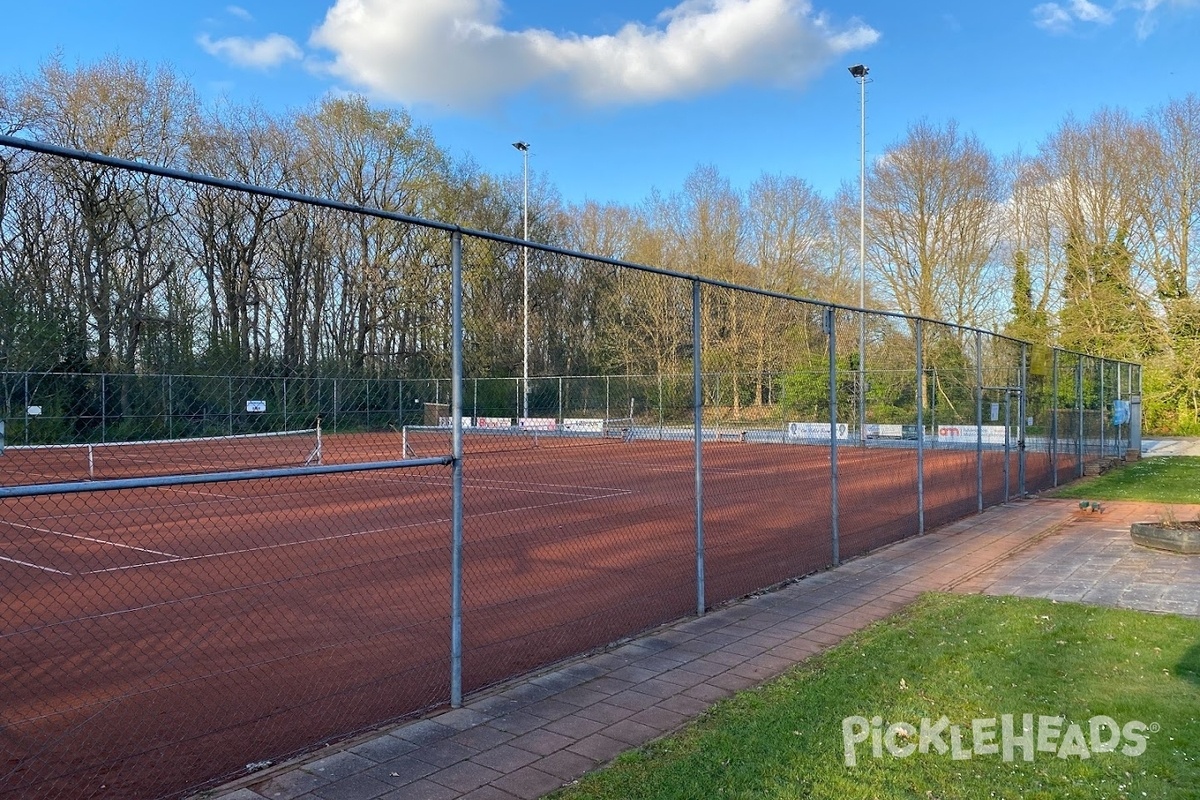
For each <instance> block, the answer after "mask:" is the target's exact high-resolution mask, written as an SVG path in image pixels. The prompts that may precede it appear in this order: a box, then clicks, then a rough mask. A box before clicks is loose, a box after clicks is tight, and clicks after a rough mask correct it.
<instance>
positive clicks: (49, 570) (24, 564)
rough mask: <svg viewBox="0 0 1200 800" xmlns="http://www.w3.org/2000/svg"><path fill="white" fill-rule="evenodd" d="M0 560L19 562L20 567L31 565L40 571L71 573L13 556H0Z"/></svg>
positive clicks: (11, 562) (57, 573) (56, 573)
mask: <svg viewBox="0 0 1200 800" xmlns="http://www.w3.org/2000/svg"><path fill="white" fill-rule="evenodd" d="M0 561H7V562H9V563H10V564H20V565H21V566H22V567H32V568H33V569H40V570H41V571H42V572H53V573H54V574H55V575H70V574H71V573H70V572H63V571H62V570H61V569H51V568H50V567H43V566H41V565H40V564H31V563H29V562H28V561H18V560H17V559H15V558H8V557H6V556H0Z"/></svg>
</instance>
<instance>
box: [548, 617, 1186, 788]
mask: <svg viewBox="0 0 1200 800" xmlns="http://www.w3.org/2000/svg"><path fill="white" fill-rule="evenodd" d="M1005 714H1011V715H1013V716H1014V717H1015V720H1016V723H1015V725H1016V729H1017V733H1018V734H1019V733H1020V728H1021V721H1022V715H1023V714H1033V715H1034V720H1038V718H1039V716H1042V715H1044V716H1048V717H1049V716H1054V717H1059V716H1060V717H1063V718H1064V722H1063V724H1062V726H1061V732H1060V734H1059V735H1058V736H1057V737H1055V738H1054V740H1053V742H1052V745H1053V746H1054V747H1059V746H1061V745H1062V744H1063V743H1064V742H1065V741H1066V740H1067V737H1066V732H1067V731H1068V730H1069V729H1070V726H1071V725H1072V724H1076V725H1078V726H1080V730H1081V731H1082V733H1083V735H1084V736H1085V737H1086V738H1091V731H1090V726H1089V720H1091V719H1092V718H1094V717H1097V716H1099V715H1104V716H1106V717H1110V718H1112V719H1113V720H1114V721H1116V723H1117V724H1118V725H1121V726H1125V725H1127V724H1128V723H1130V722H1142V723H1145V724H1146V725H1147V726H1148V728H1149V730H1150V731H1153V732H1151V733H1148V734H1147V739H1146V746H1145V752H1144V753H1142V754H1141V755H1129V754H1124V753H1121V752H1090V748H1089V752H1088V757H1087V758H1083V757H1082V755H1079V754H1074V755H1072V754H1071V753H1067V754H1066V757H1063V758H1060V757H1059V755H1058V753H1056V752H1036V750H1035V752H1034V753H1033V755H1034V758H1033V761H1031V762H1027V761H1025V760H1024V759H1023V755H1022V751H1021V750H1020V749H1019V748H1018V749H1015V750H1014V751H1013V752H1014V758H1013V760H1005V759H1004V757H1003V755H1002V754H998V755H990V754H972V755H971V757H970V758H969V759H962V760H956V759H955V758H954V757H953V756H952V754H951V753H945V754H939V753H937V752H936V745H935V746H934V747H933V748H927V750H929V752H926V753H921V752H919V751H918V752H916V753H914V754H912V755H909V756H907V757H896V756H893V755H890V754H889V753H888V751H887V749H884V750H883V751H882V753H883V755H882V757H880V758H876V757H874V756H873V755H872V746H871V741H870V739H868V740H867V741H866V742H864V743H862V744H858V745H857V746H856V748H855V752H856V765H855V766H847V763H846V757H845V749H844V744H845V743H844V739H843V720H844V719H845V718H848V717H852V716H861V717H863V718H866V719H868V720H869V719H871V718H873V717H878V718H879V719H880V721H881V723H882V726H883V727H886V726H888V725H889V724H891V723H897V722H907V723H909V724H912V725H914V726H919V725H920V722H921V720H922V719H923V718H924V719H929V720H931V722H936V721H937V720H938V719H939V718H940V717H942V716H945V717H947V718H948V720H949V721H950V723H952V724H955V725H959V726H961V732H962V742H963V748H964V749H965V750H966V751H970V749H971V747H972V738H971V737H972V733H971V724H972V720H975V719H993V720H998V719H1000V718H1001V716H1002V715H1005ZM996 730H997V732H999V730H1000V724H999V723H996ZM916 738H917V739H919V737H916ZM941 738H942V739H943V740H944V741H945V743H946V745H947V746H949V745H950V744H951V742H950V739H951V736H950V734H949V733H948V732H947V733H945V734H944V735H943V736H942V737H941ZM997 738H999V737H997ZM1109 738H1111V737H1109ZM914 741H915V739H914ZM1129 741H1130V740H1128V739H1123V740H1122V743H1123V744H1124V743H1128V742H1129ZM902 743H903V739H902V738H901V739H897V740H895V742H894V744H897V745H899V744H902ZM1085 747H1087V743H1086V740H1085ZM1198 752H1200V620H1194V619H1186V618H1183V617H1176V616H1166V615H1150V614H1142V613H1138V612H1132V611H1121V610H1113V609H1102V608H1095V607H1089V606H1082V605H1075V604H1060V603H1054V602H1052V601H1046V600H1032V599H1017V598H1011V597H978V596H957V595H928V596H926V597H924V598H922V599H921V600H920V601H918V602H917V603H916V604H914V606H912V607H910V608H909V609H907V610H906V611H904V612H902V613H901V614H899V615H897V616H895V617H892V618H890V619H888V620H885V621H883V622H882V623H879V624H877V625H874V626H872V627H871V628H868V629H867V630H865V631H862V632H860V633H859V634H857V635H854V636H852V637H850V638H849V639H847V640H846V641H845V642H843V643H842V644H841V645H839V646H838V647H836V648H834V649H833V650H831V651H829V652H827V653H825V654H824V655H822V656H818V657H816V658H814V659H810V661H809V662H806V663H805V664H804V665H801V666H800V667H799V668H797V669H795V670H793V671H792V672H790V673H788V674H787V675H785V676H783V677H782V678H780V679H778V680H776V681H773V682H771V683H768V684H766V685H764V686H761V687H758V688H756V689H752V690H749V691H746V692H742V693H740V694H738V695H736V696H735V697H733V698H731V699H729V700H727V701H724V702H722V703H720V704H718V705H717V706H716V707H715V708H714V709H712V710H711V711H709V712H708V713H707V714H706V715H705V716H703V717H702V718H701V719H700V720H699V721H697V722H696V723H694V724H693V725H691V726H689V727H688V728H686V729H685V730H683V731H681V732H680V733H678V734H677V735H674V736H671V737H668V738H665V739H662V740H660V741H658V742H655V743H652V744H650V745H648V746H646V747H644V748H642V749H640V750H637V751H635V752H632V753H629V754H626V755H624V756H622V757H621V758H619V759H618V760H617V761H616V762H615V763H614V764H613V765H611V766H610V767H608V768H606V769H602V770H600V771H598V772H595V773H592V774H591V775H588V776H586V777H585V778H583V779H582V780H581V781H580V782H579V783H578V785H576V786H574V787H572V788H569V789H566V790H563V791H562V792H560V793H559V794H557V795H555V797H558V798H563V799H564V800H566V799H569V800H583V798H597V799H600V800H618V798H620V800H625V799H626V798H630V799H634V798H647V799H648V798H663V799H666V798H672V799H677V800H684V798H688V799H691V798H713V797H731V798H787V799H788V800H791V799H792V798H830V799H831V800H849V799H850V798H920V799H921V800H928V798H940V799H942V800H947V799H949V798H1014V799H1015V798H1044V799H1046V800H1049V798H1095V797H1105V798H1143V797H1150V798H1181V799H1182V798H1194V797H1195V796H1196V788H1195V787H1197V786H1200V762H1198V760H1197V754H1198Z"/></svg>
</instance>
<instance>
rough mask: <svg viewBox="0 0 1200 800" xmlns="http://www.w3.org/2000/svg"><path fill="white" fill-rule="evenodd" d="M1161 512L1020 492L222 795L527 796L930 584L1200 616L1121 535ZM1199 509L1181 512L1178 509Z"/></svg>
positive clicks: (1195, 602) (1177, 574)
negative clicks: (1019, 497) (1015, 498)
mask: <svg viewBox="0 0 1200 800" xmlns="http://www.w3.org/2000/svg"><path fill="white" fill-rule="evenodd" d="M1161 510H1162V508H1161V506H1157V505H1151V504H1142V503H1106V504H1104V511H1103V512H1100V513H1095V512H1091V511H1087V512H1084V511H1081V510H1080V509H1079V504H1078V503H1077V502H1076V501H1072V500H1046V499H1036V500H1026V501H1021V502H1017V503H1011V504H1008V505H1005V506H1000V507H996V508H992V509H989V510H988V511H985V512H984V513H983V514H979V515H977V516H973V517H969V518H967V519H964V520H960V521H958V522H956V523H954V524H951V525H948V526H946V527H944V528H941V529H938V530H936V531H933V532H931V533H929V534H926V535H925V536H922V537H915V538H911V539H908V540H906V541H903V542H900V543H898V544H895V545H892V546H890V547H887V548H884V549H882V550H880V551H878V552H876V553H872V554H870V555H868V556H865V557H862V558H859V559H856V560H854V561H851V562H849V563H847V564H845V565H843V566H841V567H838V568H837V569H832V570H828V571H826V572H822V573H819V574H816V575H813V576H811V577H808V578H805V579H804V580H802V581H798V582H796V583H794V584H791V585H790V586H787V587H785V588H783V589H780V590H779V591H775V592H772V593H770V594H766V595H761V596H757V597H752V598H749V599H746V600H742V601H740V602H737V603H734V604H730V605H728V606H724V607H722V608H720V609H718V610H716V611H713V612H711V613H709V614H707V615H706V616H704V617H701V618H696V619H688V620H684V621H681V622H678V623H675V624H672V625H668V626H665V627H662V628H659V629H656V630H654V631H652V632H650V633H648V634H646V635H644V636H642V637H641V638H638V639H636V640H633V641H630V642H628V643H625V644H622V645H620V646H617V647H615V648H613V649H611V650H609V651H607V652H604V653H601V654H598V655H593V656H589V657H586V658H580V659H577V660H574V661H571V662H569V663H567V664H565V665H561V666H559V667H558V668H556V669H553V670H550V671H546V672H543V673H539V674H536V675H533V676H529V677H526V678H523V679H520V680H518V681H517V682H515V683H513V684H510V685H508V686H506V687H501V688H499V689H496V690H493V691H491V692H489V693H486V694H483V695H482V696H477V697H472V698H470V699H469V701H468V702H467V703H465V704H464V707H463V708H460V709H455V710H451V711H447V712H444V713H441V714H437V715H435V716H431V717H429V718H426V719H422V720H419V721H416V722H411V723H408V724H405V725H400V726H398V727H394V728H390V729H388V730H385V731H381V732H378V733H375V734H372V735H369V736H365V737H361V738H359V739H356V740H353V741H350V742H346V743H343V744H342V745H339V746H337V747H332V748H327V749H326V750H324V751H321V752H319V753H317V754H314V755H312V756H310V757H308V758H307V759H302V760H297V761H294V762H289V763H287V764H283V765H280V766H277V767H275V768H272V769H270V770H267V771H264V772H260V773H255V774H254V775H251V776H247V777H246V778H245V779H243V780H241V781H239V782H236V783H233V784H230V785H227V786H225V787H223V788H222V789H220V790H218V791H216V792H213V793H210V794H208V795H206V796H208V797H214V798H219V799H220V800H264V798H270V799H271V800H376V799H377V798H382V799H384V800H418V799H420V800H449V798H458V797H462V798H470V800H512V799H513V798H536V797H540V796H541V795H543V794H545V793H547V792H550V791H552V790H554V789H556V788H558V787H559V786H562V785H563V784H565V783H569V782H570V781H572V780H574V779H576V778H578V777H580V776H581V775H583V774H584V773H585V772H587V771H589V770H592V769H594V768H596V767H598V766H600V765H602V764H604V763H606V762H608V761H609V760H611V759H612V758H613V757H615V756H616V755H617V754H619V753H621V752H622V751H624V750H627V749H630V748H633V747H636V746H637V745H640V744H643V743H645V742H647V741H650V740H652V739H655V738H657V737H659V736H662V735H663V734H665V733H668V732H670V731H673V730H675V729H676V728H679V727H680V726H682V725H683V724H685V723H686V722H687V721H688V720H690V719H691V718H693V717H695V716H696V715H698V714H700V713H701V712H703V711H704V710H705V709H707V708H708V707H709V706H710V705H712V704H713V703H714V702H716V701H717V700H720V699H721V698H723V697H726V696H727V695H730V694H732V693H733V692H736V691H738V690H739V689H744V688H747V687H749V686H753V685H755V684H757V683H760V682H761V681H764V680H767V679H769V678H771V677H774V676H776V675H778V674H780V673H781V672H783V671H785V670H786V669H788V668H789V667H791V666H793V665H794V664H796V663H797V662H800V661H803V660H804V659H805V658H807V657H808V656H810V655H812V654H814V653H817V652H820V651H822V650H824V649H826V648H828V647H830V646H831V645H833V644H836V643H837V642H838V641H840V640H841V639H842V638H843V637H845V636H846V635H848V634H850V633H852V632H854V631H857V630H859V629H860V628H863V627H865V626H866V625H869V624H870V623H872V622H875V621H876V620H879V619H882V618H883V617H886V616H888V615H889V614H891V613H893V612H894V611H896V610H898V609H900V608H901V607H903V606H904V605H905V604H907V603H908V602H910V601H911V600H913V598H915V597H917V595H919V594H920V593H921V592H925V591H930V590H954V591H972V592H987V593H993V594H1022V595H1032V596H1038V597H1048V598H1053V599H1059V600H1082V601H1084V602H1095V603H1103V604H1106V605H1116V606H1124V607H1128V608H1139V609H1145V610H1150V611H1170V612H1178V613H1185V614H1193V615H1198V616H1200V558H1196V557H1186V556H1176V555H1173V554H1169V553H1156V552H1152V551H1147V550H1144V549H1142V548H1137V547H1135V546H1134V545H1133V544H1132V543H1131V542H1130V541H1129V535H1128V531H1129V522H1130V521H1131V520H1137V519H1150V520H1153V519H1156V518H1157V513H1158V512H1159V511H1161ZM1195 510H1196V509H1195V508H1188V509H1177V513H1178V515H1179V517H1180V518H1184V517H1185V515H1186V514H1187V513H1188V512H1192V511H1195Z"/></svg>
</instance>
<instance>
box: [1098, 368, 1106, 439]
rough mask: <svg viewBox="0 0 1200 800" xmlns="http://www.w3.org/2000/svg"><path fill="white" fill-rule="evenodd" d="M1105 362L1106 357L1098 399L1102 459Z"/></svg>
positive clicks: (1101, 373) (1101, 369) (1101, 371)
mask: <svg viewBox="0 0 1200 800" xmlns="http://www.w3.org/2000/svg"><path fill="white" fill-rule="evenodd" d="M1104 364H1105V359H1103V358H1102V359H1100V396H1099V399H1098V401H1097V405H1098V406H1099V416H1100V460H1101V461H1103V460H1104V456H1105V452H1104Z"/></svg>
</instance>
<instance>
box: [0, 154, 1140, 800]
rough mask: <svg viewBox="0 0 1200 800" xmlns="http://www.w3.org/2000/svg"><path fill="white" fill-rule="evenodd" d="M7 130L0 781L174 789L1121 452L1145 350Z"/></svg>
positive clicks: (1, 248) (87, 789)
mask: <svg viewBox="0 0 1200 800" xmlns="http://www.w3.org/2000/svg"><path fill="white" fill-rule="evenodd" d="M0 145H4V146H7V147H8V148H9V150H6V151H5V152H6V153H7V156H6V158H7V161H6V162H5V163H6V164H7V165H8V167H9V168H10V171H9V172H8V173H6V180H7V183H6V185H5V186H6V191H7V192H8V198H9V201H10V202H9V203H8V205H6V206H3V207H0V235H2V236H3V239H2V241H0V281H2V285H0V292H3V294H4V297H5V299H6V302H5V306H4V307H5V309H6V311H5V314H4V319H3V325H2V326H0V353H2V354H3V359H4V361H3V364H2V365H0V366H3V371H0V392H2V393H3V397H2V403H3V409H2V410H3V420H2V422H3V424H4V429H3V433H4V440H3V444H4V446H3V450H2V452H0V531H2V532H3V535H2V536H0V576H2V577H3V581H4V587H5V592H4V595H3V598H2V599H0V626H2V627H0V637H2V638H3V649H2V650H0V653H2V655H0V674H2V678H3V682H2V683H0V715H2V718H0V724H2V726H3V727H2V734H3V735H2V736H0V742H2V743H3V744H0V748H2V749H3V756H4V758H3V764H4V766H3V767H0V769H3V777H2V778H0V796H6V797H29V798H33V797H37V798H85V797H109V796H137V797H157V796H168V797H169V796H181V795H183V794H186V793H187V792H189V791H191V790H194V789H196V788H197V787H203V786H206V785H211V784H212V783H214V782H217V781H221V780H224V779H228V778H231V777H233V776H236V775H239V774H242V773H244V772H245V771H246V770H254V769H256V768H259V767H261V766H262V765H264V764H267V763H269V762H274V761H278V760H280V759H283V758H286V757H288V756H290V755H293V754H296V753H298V752H302V751H304V750H306V749H310V748H313V747H315V746H317V745H319V744H322V743H327V742H331V741H334V740H338V739H342V738H345V737H348V736H351V735H354V734H356V733H358V732H361V731H364V730H367V729H370V728H373V727H376V726H380V725H383V724H385V723H388V722H390V721H394V720H397V719H401V718H403V717H405V716H410V715H414V714H417V713H420V712H422V711H424V710H427V709H430V708H433V707H436V706H439V705H444V704H452V705H456V704H458V703H460V702H461V700H462V698H463V696H464V694H465V693H470V692H473V691H477V690H479V689H482V688H484V687H487V686H489V685H493V684H495V683H497V682H500V681H503V680H506V679H508V678H511V677H513V676H515V675H518V674H520V673H522V672H525V671H527V670H530V669H534V668H537V667H540V666H544V665H547V664H550V663H553V662H555V661H557V660H560V659H563V658H565V657H569V656H572V655H575V654H578V653H581V652H585V651H587V650H589V649H592V648H597V647H602V646H604V645H606V644H607V643H610V642H613V641H614V640H617V639H619V638H621V637H625V636H629V635H631V634H634V633H637V632H639V631H642V630H645V629H647V628H648V627H651V626H653V625H656V624H660V623H663V622H666V621H669V620H671V619H675V618H678V617H680V616H684V615H687V614H692V613H704V611H705V609H707V608H710V607H712V606H713V605H715V604H718V603H721V602H724V601H727V600H730V599H732V598H737V597H739V596H742V595H745V594H747V593H750V592H754V591H757V590H760V589H762V588H764V587H767V586H770V585H772V584H775V583H778V582H780V581H784V580H788V579H792V578H795V577H797V576H801V575H804V574H807V573H810V572H813V571H816V570H820V569H823V568H826V567H829V566H831V565H834V564H838V563H840V562H841V561H843V560H845V559H847V558H850V557H853V556H855V555H858V554H861V553H864V552H866V551H868V550H871V549H873V548H876V547H879V546H881V545H884V544H887V543H889V542H894V541H897V540H899V539H902V538H904V537H906V536H911V535H916V534H920V533H922V532H924V531H925V530H928V529H929V528H931V527H933V526H936V525H940V524H942V523H944V522H947V521H949V520H952V519H954V518H957V517H961V516H963V515H966V514H970V513H974V512H977V511H980V510H982V509H983V508H984V507H985V506H987V505H991V504H996V503H1000V502H1004V501H1006V500H1008V499H1010V498H1014V497H1019V496H1022V495H1023V494H1025V493H1026V492H1028V491H1035V490H1037V489H1040V488H1043V487H1047V486H1051V485H1055V484H1057V483H1060V482H1063V481H1067V480H1070V479H1072V478H1074V477H1076V476H1078V475H1080V474H1082V473H1083V472H1084V471H1085V470H1086V469H1088V468H1089V467H1090V465H1092V464H1095V463H1099V462H1100V461H1101V460H1102V459H1105V458H1110V457H1115V456H1119V455H1121V454H1122V453H1123V452H1124V451H1125V449H1126V448H1127V447H1128V431H1129V422H1130V419H1129V412H1130V406H1131V403H1130V401H1132V400H1134V399H1135V398H1134V395H1136V393H1137V390H1138V386H1139V383H1140V370H1139V368H1138V367H1137V365H1131V364H1122V363H1115V362H1110V361H1104V360H1100V359H1094V358H1090V357H1087V356H1081V355H1078V354H1074V353H1066V352H1062V351H1058V350H1051V349H1048V348H1037V347H1032V346H1030V345H1027V344H1024V343H1022V342H1017V341H1013V340H1011V339H1006V338H1003V337H1000V336H996V335H993V334H989V333H985V332H981V331H976V330H968V329H962V328H955V327H953V326H949V325H945V324H941V323H936V322H931V321H927V320H917V319H910V318H905V317H902V316H899V315H894V314H882V313H874V312H873V313H864V312H861V311H857V310H853V309H845V308H838V307H834V306H831V305H828V304H824V303H819V302H813V301H804V300H799V299H795V298H791V297H785V296H780V295H775V294H771V293H765V292H761V291H756V290H752V289H745V288H739V287H735V286H730V285H726V284H722V283H719V282H715V281H710V280H705V279H701V278H696V277H693V276H686V275H677V274H672V273H669V272H665V271H661V270H655V269H649V268H646V267H639V266H636V265H630V264H622V263H620V262H616V261H614V260H611V259H601V258H592V257H588V256H585V255H581V254H575V253H571V252H568V251H565V250H561V249H556V248H550V247H544V246H531V247H530V251H529V254H528V255H529V259H528V262H526V261H525V259H524V258H523V255H524V254H523V252H522V247H524V246H525V245H524V244H523V243H522V242H521V241H519V240H516V239H513V238H511V237H505V236H500V235H495V234H486V233H481V232H472V231H465V230H462V229H460V228H458V227H457V226H452V225H445V224H441V223H433V222H427V221H424V220H420V219H416V218H414V217H407V216H405V215H403V214H399V213H390V212H388V213H385V212H379V211H371V210H368V209H364V208H359V207H357V206H354V205H351V204H348V203H343V202H339V201H331V200H318V199H314V198H313V197H308V196H303V195H299V194H295V193H292V192H289V191H283V190H278V189H258V188H254V187H247V186H241V185H234V184H230V183H228V182H224V181H219V180H216V179H209V178H202V177H199V176H194V175H183V174H179V173H172V172H169V171H166V170H161V169H149V168H141V167H136V166H135V165H131V164H128V163H121V162H116V161H115V160H113V159H106V158H102V157H97V156H88V155H84V154H78V153H68V152H65V151H61V150H59V149H57V148H53V147H48V146H43V145H28V144H22V143H20V142H18V141H17V140H13V139H11V138H4V139H0ZM301 188H303V187H301ZM311 193H312V194H319V193H320V192H318V191H316V189H313V190H312V192H311ZM526 263H528V265H529V266H528V269H529V270H531V273H532V274H531V276H530V277H531V286H532V289H533V292H532V298H533V301H532V302H531V303H530V304H529V305H528V306H526V305H525V304H524V302H523V299H522V292H521V291H520V286H521V283H522V281H521V280H520V278H521V271H522V269H524V268H525V264H526ZM526 320H527V321H528V329H529V330H530V334H531V335H530V337H529V339H528V340H526V339H525V338H524V336H523V331H524V329H525V327H526ZM526 342H527V343H526ZM526 347H528V351H527V352H523V351H524V350H525V348H526ZM525 363H528V364H529V365H530V374H529V376H528V377H526V376H525V375H524V374H523V365H524V364H525ZM1133 406H1134V407H1136V403H1133ZM384 779H385V778H384Z"/></svg>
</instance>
